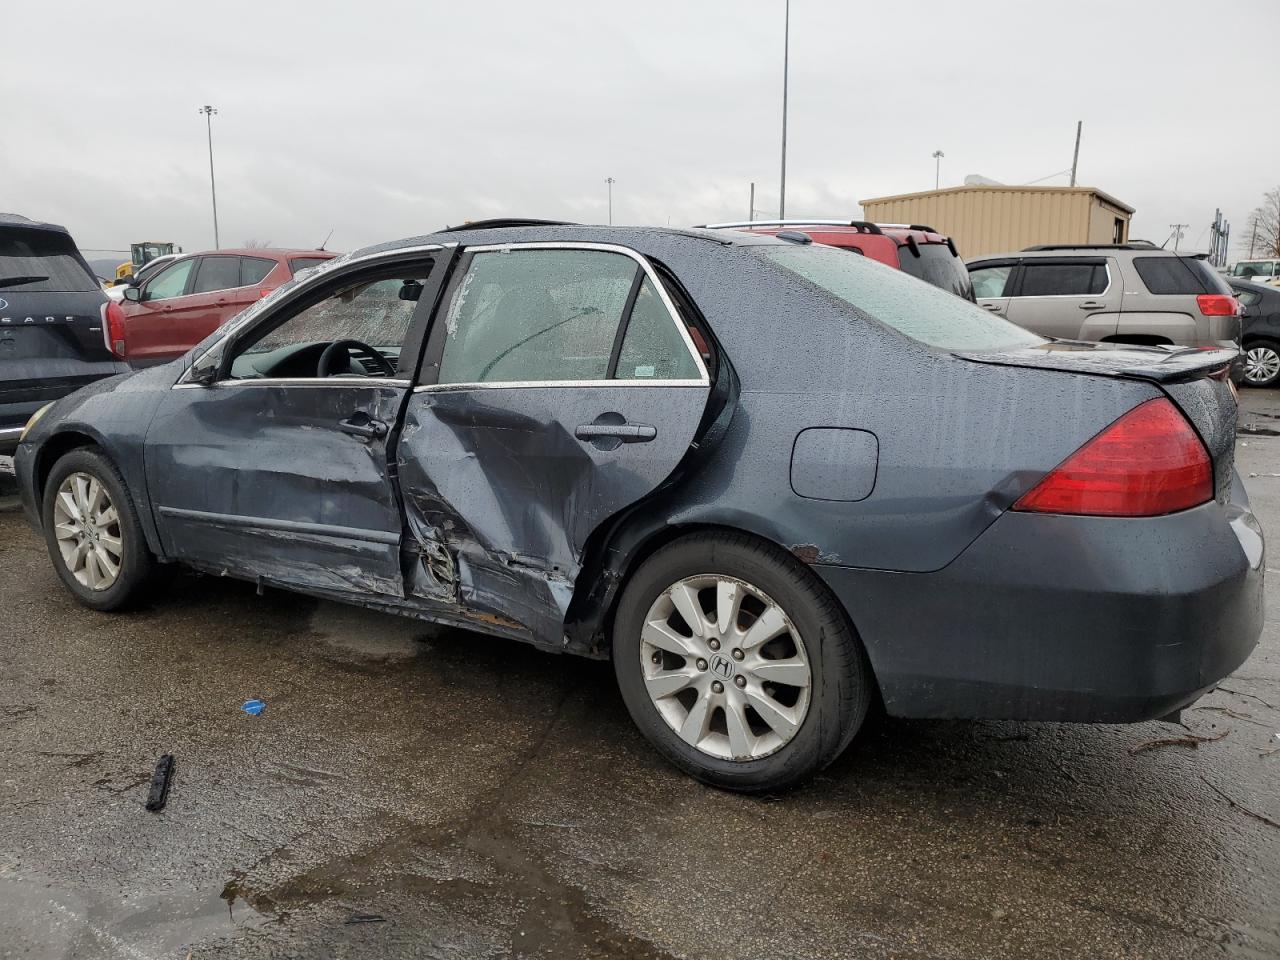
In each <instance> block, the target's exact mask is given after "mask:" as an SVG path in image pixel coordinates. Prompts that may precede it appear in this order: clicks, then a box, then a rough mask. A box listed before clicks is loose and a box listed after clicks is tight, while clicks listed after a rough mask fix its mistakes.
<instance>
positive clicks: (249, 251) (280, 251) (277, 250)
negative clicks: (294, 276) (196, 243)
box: [176, 247, 340, 260]
mask: <svg viewBox="0 0 1280 960" xmlns="http://www.w3.org/2000/svg"><path fill="white" fill-rule="evenodd" d="M176 256H179V257H262V258H270V259H273V260H284V259H287V258H291V257H320V258H322V259H328V258H330V257H336V256H340V254H337V253H334V252H333V251H331V250H297V249H292V248H289V247H219V248H218V249H217V250H196V251H193V252H191V253H180V254H177V255H176Z"/></svg>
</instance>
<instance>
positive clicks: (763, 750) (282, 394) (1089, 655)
mask: <svg viewBox="0 0 1280 960" xmlns="http://www.w3.org/2000/svg"><path fill="white" fill-rule="evenodd" d="M807 240H808V238H807V237H805V236H803V235H795V236H791V237H790V239H787V238H775V237H765V236H753V235H749V234H736V233H727V232H723V231H721V232H707V231H688V230H663V229H643V228H622V227H617V228H614V227H585V226H574V225H568V224H554V223H546V222H539V221H503V222H500V223H493V222H490V223H481V224H471V225H468V226H467V227H465V228H462V229H456V230H446V231H442V232H439V233H436V234H432V235H429V236H425V237H420V238H416V239H413V240H406V241H400V242H396V243H390V244H386V245H382V246H377V247H372V248H369V249H365V250H362V251H359V252H357V253H354V254H349V255H347V256H344V257H341V258H339V259H335V260H332V261H329V262H328V263H325V264H323V265H321V266H319V267H318V268H316V269H315V270H314V271H313V272H311V273H310V274H308V275H306V276H304V277H303V278H302V279H300V280H297V281H293V282H291V283H289V284H286V285H285V286H283V287H281V288H280V289H278V290H276V291H275V292H274V293H273V294H271V295H270V296H269V297H267V298H265V299H263V300H261V301H258V302H256V303H254V304H253V306H251V307H250V308H249V309H248V310H246V311H245V312H244V313H242V314H240V315H239V316H238V317H237V318H235V319H234V320H232V321H231V322H229V323H228V324H226V325H225V326H223V327H221V328H219V329H218V330H217V331H215V332H214V333H213V334H212V335H211V336H209V337H208V338H207V339H206V340H204V341H203V342H202V343H200V344H198V345H197V346H196V347H195V348H194V349H193V350H192V351H191V352H189V353H188V354H187V355H186V356H184V357H182V358H180V359H178V360H176V361H173V362H171V363H168V364H165V365H163V366H157V367H153V368H150V369H147V370H143V371H140V372H137V373H133V374H129V375H124V376H120V377H116V378H113V379H111V380H106V381H102V382H100V383H97V384H94V385H92V386H89V387H87V388H85V389H82V390H80V391H79V392H78V393H76V394H74V395H72V396H70V397H67V398H64V399H62V400H59V401H57V402H56V403H54V404H52V405H50V406H49V407H47V408H45V409H44V410H43V411H41V412H40V413H39V414H37V415H36V416H35V417H33V418H32V420H31V422H30V423H29V424H28V425H27V428H26V431H25V434H24V436H23V437H22V440H21V443H20V445H19V450H18V453H17V458H16V467H17V473H18V476H19V480H20V484H21V490H22V498H23V502H24V505H25V507H26V510H27V512H28V514H29V516H30V518H31V519H32V521H33V522H34V523H35V525H36V526H37V528H38V529H39V530H40V531H42V532H43V535H44V538H45V539H46V541H47V543H48V548H49V555H50V557H51V559H52V561H53V565H54V567H55V569H56V570H57V572H58V575H59V577H61V579H62V581H63V582H64V583H65V585H66V587H67V589H68V590H70V591H71V593H72V594H74V595H75V597H76V598H77V599H78V600H79V601H80V602H82V603H84V604H86V605H88V606H90V607H93V608H95V609H99V610H117V609H123V608H125V607H127V606H130V605H132V604H135V603H137V602H138V601H140V600H141V599H142V598H143V597H144V596H146V591H147V587H148V586H149V584H150V582H151V581H152V578H153V574H154V573H155V571H156V569H157V567H158V565H161V564H169V563H179V564H185V565H187V566H189V567H194V568H196V569H198V570H203V571H206V572H209V573H213V574H221V575H224V576H229V577H237V578H241V579H245V580H249V581H251V582H256V583H257V584H258V585H260V586H273V587H280V588H283V589H288V590H295V591H299V592H302V593H306V594H311V595H314V596H317V597H325V598H329V599H333V600H340V601H347V602H351V603H356V604H361V605H363V606H366V607H372V608H375V609H379V610H385V611H393V612H397V613H402V614H406V615H409V616H414V617H420V618H423V619H425V620H429V621H434V622H436V623H440V624H448V625H455V626H459V627H465V628H468V629H470V630H473V631H477V632H479V633H488V634H493V635H497V636H500V637H507V638H512V639H515V640H521V641H526V642H528V643H532V644H534V645H536V646H538V647H541V648H543V649H545V650H548V651H558V652H563V653H571V654H581V655H586V656H592V657H599V658H611V659H612V662H613V667H614V670H615V673H616V676H617V680H618V684H619V687H620V689H621V694H622V699H623V700H624V702H625V703H626V706H627V708H628V709H629V711H630V713H631V715H632V717H633V718H634V720H635V722H636V723H637V724H638V726H639V727H640V729H641V730H642V731H643V732H644V734H645V736H646V737H648V739H649V740H650V741H651V742H652V743H653V745H654V747H655V748H656V749H657V750H658V751H659V752H660V753H661V754H662V755H663V756H665V757H666V758H667V759H669V760H670V761H671V762H672V763H674V764H675V765H677V766H678V767H680V768H682V769H684V770H685V771H688V772H689V773H691V774H692V775H694V776H696V777H698V778H699V779H701V780H703V781H706V782H708V783H711V784H715V785H718V786H721V787H727V788H732V789H738V790H754V791H759V790H771V789H776V788H778V787H780V786H783V785H786V784H788V783H792V782H794V781H796V780H798V779H799V778H801V777H804V776H806V775H808V774H811V773H813V772H814V771H816V770H818V769H820V768H822V767H823V766H824V765H826V764H827V763H829V762H830V761H831V760H832V759H833V758H835V757H836V756H837V755H838V754H839V753H840V752H841V751H842V750H843V749H844V747H845V746H846V745H847V744H848V743H849V742H850V740H851V739H852V738H853V737H854V735H855V734H856V733H857V731H858V728H859V726H860V725H861V724H862V722H863V719H864V717H865V716H866V715H867V712H868V710H869V709H872V708H876V709H880V708H881V706H882V707H883V709H884V710H886V711H887V712H888V713H889V714H892V715H895V716H900V717H1000V718H1022V719H1040V720H1074V721H1107V722H1124V721H1139V720H1148V719H1152V718H1160V717H1168V716H1171V715H1173V714H1176V712H1177V711H1179V710H1180V709H1181V708H1183V707H1185V706H1187V705H1188V704H1190V703H1192V702H1193V701H1195V700H1196V698H1197V697H1199V696H1200V695H1201V694H1202V693H1203V692H1204V691H1206V690H1207V689H1209V688H1210V687H1212V686H1213V685H1214V684H1215V683H1216V682H1217V681H1218V680H1219V679H1220V678H1222V677H1224V676H1225V675H1227V674H1228V673H1229V672H1231V671H1232V670H1234V669H1235V668H1236V667H1238V666H1239V665H1240V664H1241V663H1242V662H1243V661H1244V660H1245V659H1246V657H1248V655H1249V653H1250V651H1251V650H1252V649H1253V647H1254V645H1255V644H1256V642H1257V638H1258V634H1259V631H1260V628H1261V623H1262V579H1263V538H1262V531H1261V530H1260V528H1259V526H1258V523H1257V521H1256V520H1255V519H1254V516H1253V513H1252V512H1251V510H1250V507H1249V501H1248V498H1247V497H1246V494H1245V490H1244V487H1243V485H1242V483H1241V481H1240V478H1239V476H1238V475H1237V473H1236V472H1235V469H1234V464H1233V442H1234V435H1235V423H1236V402H1235V397H1234V393H1233V388H1232V386H1231V384H1230V383H1229V381H1228V378H1227V373H1228V369H1229V366H1230V364H1231V361H1232V359H1233V355H1232V354H1231V353H1230V352H1226V351H1218V350H1191V349H1180V348H1176V347H1135V346H1116V345H1110V344H1096V343H1090V344H1085V343H1070V342H1061V341H1050V340H1045V339H1043V338H1041V337H1039V336H1036V335H1034V334H1032V333H1029V332H1027V331H1025V330H1023V329H1021V328H1019V327H1016V326H1014V325H1012V324H1010V323H1008V322H1006V321H1005V320H1003V319H1001V318H1000V317H996V316H993V315H991V314H989V313H987V312H986V311H983V310H981V309H979V308H978V307H975V306H974V305H972V304H970V303H967V302H966V301H964V300H962V299H960V298H958V297H955V296H952V295H951V294H948V293H945V292H944V291H942V290H939V289H937V288H936V287H932V286H929V285H928V284H926V283H923V282H921V281H919V280H916V279H914V278H912V277H909V276H907V275H905V274H903V273H902V272H901V271H896V270H893V269H891V268H889V267H886V266H884V265H883V264H879V263H876V262H874V261H871V260H869V259H867V258H864V257H854V256H850V255H849V254H848V253H845V252H843V251H839V250H833V249H831V248H829V247H823V246H820V245H816V244H812V243H808V242H806V241H807ZM159 602H161V603H163V601H162V600H161V601H159Z"/></svg>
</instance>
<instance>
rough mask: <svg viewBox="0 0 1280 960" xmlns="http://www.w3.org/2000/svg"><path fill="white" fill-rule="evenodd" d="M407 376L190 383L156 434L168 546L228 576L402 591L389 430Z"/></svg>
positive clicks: (155, 495) (152, 468) (168, 405)
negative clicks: (384, 429)
mask: <svg viewBox="0 0 1280 960" xmlns="http://www.w3.org/2000/svg"><path fill="white" fill-rule="evenodd" d="M406 390H407V385H405V386H399V385H395V384H390V383H380V384H363V383H358V382H355V383H353V382H347V383H337V382H334V381H323V380H317V381H315V382H313V383H254V382H252V381H225V382H221V383H217V384H214V385H213V386H211V387H190V388H187V387H179V388H175V389H173V390H171V391H170V392H169V395H168V396H167V397H166V398H165V400H164V402H163V404H162V406H161V408H160V410H159V412H158V415H157V417H156V419H155V421H154V422H153V424H152V427H151V429H150V431H149V433H148V435H147V464H146V468H147V483H148V486H149V487H150V490H151V502H152V504H153V505H154V509H155V512H156V514H157V515H156V523H157V526H158V528H159V530H160V535H161V540H162V542H163V544H164V549H165V552H166V554H168V555H169V556H171V557H173V558H174V559H177V560H183V561H186V562H188V563H191V564H193V565H195V566H199V567H203V568H205V569H213V570H216V571H219V572H225V573H226V574H228V575H231V576H236V577H242V578H248V579H257V578H261V579H262V580H264V581H265V582H267V583H279V584H286V585H290V586H295V587H301V588H304V589H311V590H322V591H325V592H341V593H347V592H351V593H359V594H368V593H373V594H381V595H385V596H390V597H401V596H403V594H404V583H403V579H402V577H401V574H400V561H399V558H400V533H401V521H400V510H399V506H398V504H397V503H396V499H395V496H394V491H393V490H392V486H391V483H390V480H389V478H388V476H387V459H386V457H387V455H386V436H385V433H384V434H381V435H370V436H360V435H356V434H353V433H351V432H349V431H350V430H351V429H352V426H353V425H355V426H361V425H363V426H365V427H366V428H368V429H371V430H373V431H375V432H376V431H377V430H378V429H379V428H377V427H370V426H369V425H371V424H393V423H394V422H395V418H396V414H397V412H398V410H399V406H400V403H401V401H402V399H403V397H404V394H405V391H406Z"/></svg>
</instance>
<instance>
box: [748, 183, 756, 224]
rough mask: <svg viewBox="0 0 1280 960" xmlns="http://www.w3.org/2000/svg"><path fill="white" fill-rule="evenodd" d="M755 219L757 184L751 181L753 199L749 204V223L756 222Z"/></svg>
mask: <svg viewBox="0 0 1280 960" xmlns="http://www.w3.org/2000/svg"><path fill="white" fill-rule="evenodd" d="M755 218H756V182H755V181H754V180H752V181H751V199H750V201H749V202H748V204H747V222H748V223H750V222H751V221H753V220H755Z"/></svg>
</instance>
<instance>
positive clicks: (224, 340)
mask: <svg viewBox="0 0 1280 960" xmlns="http://www.w3.org/2000/svg"><path fill="white" fill-rule="evenodd" d="M457 252H458V251H457V245H456V244H452V243H450V244H440V243H432V244H425V245H423V246H414V247H400V248H398V249H395V250H380V251H378V252H376V253H372V254H369V255H367V256H363V257H355V258H352V259H350V260H347V261H346V262H345V263H344V264H343V265H342V267H341V268H339V269H336V270H332V271H329V272H326V273H324V274H321V275H320V276H318V277H312V278H309V279H308V280H307V281H305V282H302V283H298V284H295V285H294V286H293V287H291V288H290V289H289V290H287V291H285V293H284V295H283V296H282V297H281V298H280V299H279V300H278V301H277V302H273V303H271V304H270V305H269V306H267V307H266V309H264V310H263V311H262V312H261V313H258V314H251V315H250V316H249V317H247V318H246V321H245V322H242V323H240V324H238V325H235V324H229V325H227V326H225V327H223V328H222V330H221V334H222V335H221V336H220V337H219V338H218V339H217V340H215V341H214V342H213V343H211V344H210V345H209V346H208V347H207V348H206V349H205V350H204V351H203V352H202V353H201V354H200V355H199V356H198V357H196V358H195V360H193V361H192V363H191V366H190V367H188V368H187V371H186V372H185V373H184V374H183V375H182V376H181V377H179V378H178V382H177V383H175V384H174V385H173V387H171V388H170V389H173V390H178V389H199V390H207V389H209V388H208V387H206V386H205V385H203V384H200V383H196V382H195V381H194V380H193V379H192V372H193V371H194V370H196V369H197V368H199V367H201V366H202V365H203V363H204V361H205V360H207V359H212V358H213V355H214V354H215V353H218V354H220V356H219V357H218V360H219V364H220V369H219V371H218V382H217V385H218V386H228V385H245V386H248V385H255V384H260V385H264V386H269V385H272V384H275V385H280V384H296V385H300V386H316V387H350V386H351V385H352V384H353V383H360V384H366V385H377V384H394V385H396V386H408V385H410V384H412V383H413V376H412V375H411V374H408V373H406V374H405V375H403V376H396V377H362V378H360V379H358V380H355V381H353V380H342V379H321V380H317V379H315V378H293V377H259V378H255V379H253V380H231V379H227V378H226V374H227V367H228V365H229V364H230V361H231V358H232V355H233V354H234V352H235V347H236V344H237V343H239V342H240V341H241V340H243V339H244V338H245V337H247V336H250V335H251V334H253V333H254V332H255V331H257V330H259V329H260V328H261V327H262V326H264V325H267V324H276V323H277V321H278V322H279V323H285V322H287V320H288V318H287V317H286V318H285V319H284V320H280V315H281V313H284V312H286V311H291V310H293V308H294V306H295V304H296V303H297V301H299V300H302V299H305V298H307V297H308V296H309V295H310V294H311V293H313V292H315V291H316V290H317V289H319V288H327V287H337V286H341V284H342V283H343V282H344V281H345V280H346V279H347V278H348V277H350V276H351V275H352V274H356V273H361V272H363V271H365V270H369V269H378V268H380V267H382V266H383V265H384V264H385V263H386V262H387V261H395V260H401V259H403V260H406V261H410V262H412V261H415V260H424V259H433V260H434V261H435V265H434V266H433V267H432V269H431V276H430V277H429V278H428V280H427V283H426V285H425V287H424V289H423V292H422V296H421V297H420V298H419V299H418V305H417V307H416V308H415V309H414V312H413V319H412V320H410V321H409V329H408V331H407V332H406V333H405V339H404V342H403V344H402V346H401V351H400V356H401V364H402V365H403V361H404V358H406V357H413V358H414V359H413V364H414V366H415V367H416V366H417V365H418V363H419V362H420V359H421V347H422V340H423V333H422V330H423V328H424V327H425V326H426V324H427V323H428V322H429V318H430V316H431V314H432V312H433V310H434V308H435V307H436V306H438V298H439V293H440V290H441V289H442V286H443V277H444V274H446V273H447V272H448V268H449V267H451V266H452V264H453V263H454V262H455V260H456V259H457ZM441 267H444V268H445V269H443V270H442V269H441ZM437 274H439V275H440V276H441V279H437ZM252 309H253V308H252V307H250V308H249V310H252ZM303 309H305V307H304V308H303ZM246 312H248V311H246Z"/></svg>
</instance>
